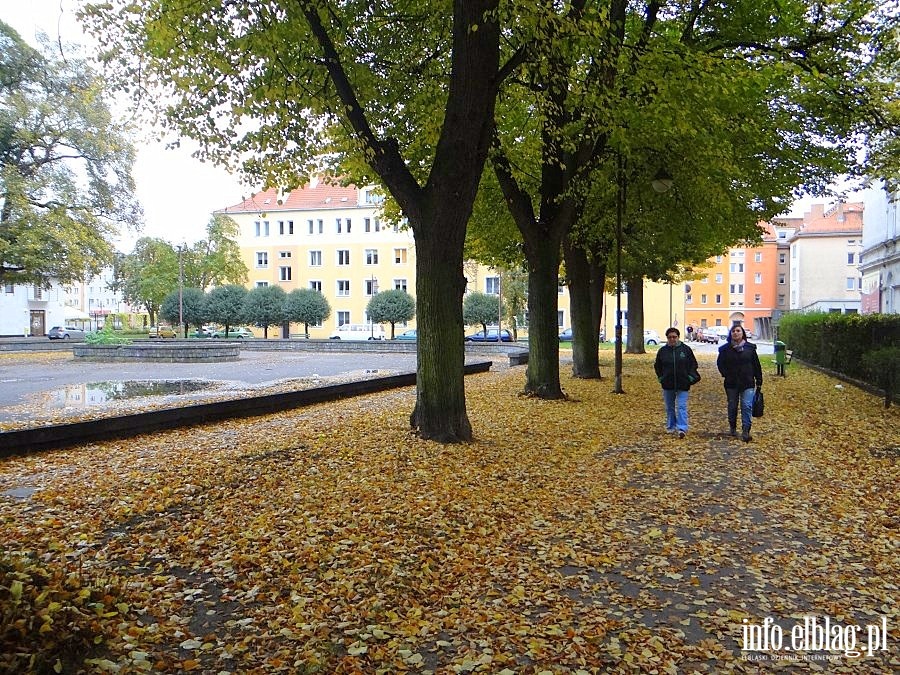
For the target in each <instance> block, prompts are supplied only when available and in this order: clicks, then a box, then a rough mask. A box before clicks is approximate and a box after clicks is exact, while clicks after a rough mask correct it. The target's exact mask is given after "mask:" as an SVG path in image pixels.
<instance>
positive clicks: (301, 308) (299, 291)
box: [284, 288, 331, 338]
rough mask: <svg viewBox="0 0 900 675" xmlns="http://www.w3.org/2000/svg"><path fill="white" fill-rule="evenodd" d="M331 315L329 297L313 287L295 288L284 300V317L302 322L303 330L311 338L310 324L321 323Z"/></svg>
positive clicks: (295, 321) (294, 321) (287, 319)
mask: <svg viewBox="0 0 900 675" xmlns="http://www.w3.org/2000/svg"><path fill="white" fill-rule="evenodd" d="M329 316H331V305H329V304H328V300H327V298H326V297H325V296H324V295H322V294H321V293H320V292H319V291H317V290H315V289H312V288H295V289H294V290H292V291H291V292H290V293H288V294H287V297H286V298H285V300H284V318H285V320H286V321H291V322H293V323H302V324H303V332H304V333H306V337H307V338H309V324H320V323H322V322H323V321H325V320H326V319H327V318H328V317H329Z"/></svg>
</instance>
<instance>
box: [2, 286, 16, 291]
mask: <svg viewBox="0 0 900 675" xmlns="http://www.w3.org/2000/svg"><path fill="white" fill-rule="evenodd" d="M3 291H4V292H5V293H15V292H16V289H15V287H14V286H13V285H12V284H6V285H5V286H4V287H3Z"/></svg>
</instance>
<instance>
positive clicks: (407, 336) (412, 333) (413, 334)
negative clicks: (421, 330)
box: [394, 328, 418, 340]
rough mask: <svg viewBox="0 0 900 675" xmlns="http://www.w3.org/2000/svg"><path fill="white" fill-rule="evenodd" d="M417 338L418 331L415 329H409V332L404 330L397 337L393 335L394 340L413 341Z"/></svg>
mask: <svg viewBox="0 0 900 675" xmlns="http://www.w3.org/2000/svg"><path fill="white" fill-rule="evenodd" d="M417 338H418V331H417V330H416V329H415V328H410V329H409V330H405V331H403V332H402V333H400V334H399V335H395V336H394V339H395V340H415V339H417Z"/></svg>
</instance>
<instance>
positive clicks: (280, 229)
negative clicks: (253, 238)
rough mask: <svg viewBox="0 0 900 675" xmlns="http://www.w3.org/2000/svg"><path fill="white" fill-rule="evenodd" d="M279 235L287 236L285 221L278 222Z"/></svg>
mask: <svg viewBox="0 0 900 675" xmlns="http://www.w3.org/2000/svg"><path fill="white" fill-rule="evenodd" d="M278 234H285V230H284V221H283V220H279V221H278Z"/></svg>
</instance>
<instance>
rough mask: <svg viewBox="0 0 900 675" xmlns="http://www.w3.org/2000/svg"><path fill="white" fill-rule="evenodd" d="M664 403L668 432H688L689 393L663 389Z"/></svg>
mask: <svg viewBox="0 0 900 675" xmlns="http://www.w3.org/2000/svg"><path fill="white" fill-rule="evenodd" d="M663 402H664V403H665V404H666V430H667V431H684V432H687V430H688V411H687V406H688V392H686V391H676V390H675V389H663Z"/></svg>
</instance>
